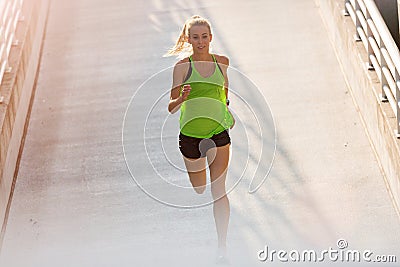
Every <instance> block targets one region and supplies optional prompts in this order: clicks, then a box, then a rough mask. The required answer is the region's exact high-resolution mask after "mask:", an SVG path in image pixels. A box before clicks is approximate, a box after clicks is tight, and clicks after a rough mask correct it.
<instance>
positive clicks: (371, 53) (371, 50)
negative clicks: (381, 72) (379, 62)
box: [365, 9, 374, 70]
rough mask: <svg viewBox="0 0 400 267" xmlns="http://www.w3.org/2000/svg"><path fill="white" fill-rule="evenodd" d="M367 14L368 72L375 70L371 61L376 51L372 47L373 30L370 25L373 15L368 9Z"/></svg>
mask: <svg viewBox="0 0 400 267" xmlns="http://www.w3.org/2000/svg"><path fill="white" fill-rule="evenodd" d="M366 12H367V14H366V18H365V19H366V22H367V34H366V35H367V43H368V46H367V54H368V62H367V68H368V70H373V69H374V65H373V64H372V60H371V56H372V55H373V54H374V51H373V49H372V45H371V39H370V38H373V34H372V30H371V26H370V25H369V21H370V20H371V15H370V14H369V11H368V9H367V11H366Z"/></svg>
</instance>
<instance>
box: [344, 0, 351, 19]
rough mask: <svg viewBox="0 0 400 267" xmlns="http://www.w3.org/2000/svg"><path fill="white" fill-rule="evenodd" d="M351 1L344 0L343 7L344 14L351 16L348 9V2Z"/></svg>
mask: <svg viewBox="0 0 400 267" xmlns="http://www.w3.org/2000/svg"><path fill="white" fill-rule="evenodd" d="M347 3H350V0H344V8H343V16H350V13H349V11H348V10H347V7H346V4H347Z"/></svg>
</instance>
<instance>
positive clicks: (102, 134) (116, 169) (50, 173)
mask: <svg viewBox="0 0 400 267" xmlns="http://www.w3.org/2000/svg"><path fill="white" fill-rule="evenodd" d="M193 14H199V15H202V16H204V17H206V18H208V19H209V20H210V21H211V23H212V26H213V30H214V31H213V34H214V39H213V49H214V52H215V53H218V54H224V55H227V56H228V57H229V58H230V63H231V66H232V70H231V72H230V73H232V74H233V73H241V74H242V76H241V77H242V78H243V77H245V78H247V79H248V80H245V78H243V79H242V80H240V79H238V77H239V75H238V76H235V75H233V76H232V80H233V81H234V80H235V79H236V80H235V82H236V85H237V89H236V88H235V89H236V91H237V92H241V93H240V94H239V93H237V94H234V95H232V96H233V100H234V101H232V104H231V106H232V110H233V111H234V112H236V113H237V114H238V116H242V117H241V118H242V119H241V122H240V123H239V124H238V125H239V126H238V127H237V128H234V129H233V130H232V131H231V136H232V160H231V166H230V170H229V173H228V183H229V184H230V185H232V190H231V191H230V193H229V199H230V203H231V218H230V225H229V231H228V249H229V252H228V253H229V258H230V262H231V266H264V265H270V266H271V265H273V266H280V265H288V264H289V266H291V265H293V266H303V265H304V266H309V265H310V263H309V260H303V261H300V262H294V261H293V260H292V259H289V256H288V255H289V252H290V251H298V252H299V253H302V252H303V251H305V250H314V251H315V252H316V253H317V255H318V256H319V258H321V255H323V251H324V250H329V249H331V250H337V251H339V252H340V251H347V250H357V251H359V252H360V253H363V252H364V251H365V250H370V251H372V252H373V254H371V255H370V256H371V258H373V259H375V258H374V256H378V255H386V256H390V255H395V256H397V261H400V254H399V250H398V248H399V247H400V231H399V229H400V220H399V216H398V214H397V213H396V210H395V209H394V207H393V204H392V201H391V198H390V195H389V193H388V191H387V189H386V185H385V182H384V179H383V174H382V172H381V170H380V168H379V164H378V162H377V160H376V158H375V156H374V151H373V150H372V148H371V145H370V143H369V140H368V137H367V135H366V133H365V130H364V127H363V125H362V123H361V120H360V117H359V114H358V111H357V110H356V108H355V105H354V103H353V100H352V97H351V95H350V93H349V89H348V88H347V85H346V83H345V80H344V76H343V74H342V72H341V68H340V65H339V63H338V60H337V58H336V55H335V52H334V49H333V47H332V45H331V43H330V42H329V38H328V34H327V33H326V28H325V26H324V24H323V20H322V19H321V17H320V13H319V9H318V7H317V6H316V4H315V2H314V1H311V0H296V1H294V0H280V1H264V0H249V1H227V0H222V1H208V0H207V1H192V0H188V1H180V0H176V1H159V0H149V1H126V0H117V1H116V0H86V1H77V0H71V1H61V0H53V1H52V4H51V8H50V13H49V21H48V26H47V33H46V39H45V40H44V51H43V54H42V63H41V68H40V73H39V79H38V82H37V88H36V95H35V100H34V104H33V109H32V114H31V119H30V123H29V129H28V133H27V136H26V143H25V147H24V151H23V154H22V158H21V163H20V168H19V173H18V178H17V183H16V186H15V191H14V196H13V199H12V203H11V208H10V211H9V218H8V222H7V227H6V231H5V234H4V239H3V243H2V248H1V255H0V266H2V267H3V266H4V267H8V266H13V267H14V266H24V267H31V266H32V267H33V266H40V267H45V266H46V267H47V266H84V267H89V266H96V267H99V266H120V267H123V266H157V265H160V266H214V260H215V252H216V242H217V238H216V232H215V226H214V220H213V215H212V205H203V206H201V205H200V207H197V208H188V207H186V208H182V207H174V206H173V205H167V204H168V203H163V202H162V201H157V200H156V199H154V198H152V197H150V196H149V195H148V194H146V193H145V192H144V191H143V190H142V188H151V189H152V190H154V191H152V192H153V193H154V194H155V195H159V196H160V195H161V196H166V197H169V198H170V200H171V201H177V203H182V202H179V201H183V200H182V198H179V197H177V195H174V194H173V191H172V192H170V191H166V190H165V187H163V186H162V183H163V182H164V181H162V179H161V178H160V177H157V176H156V175H155V174H154V169H157V170H158V171H160V172H162V173H164V174H165V176H166V177H168V179H169V180H168V181H169V182H174V183H176V184H178V185H179V186H181V187H182V188H184V187H189V186H190V183H189V181H188V180H187V177H186V175H185V173H184V172H181V173H180V174H179V175H175V174H174V172H177V170H176V169H175V167H174V166H172V164H171V165H167V164H165V165H162V164H159V165H158V162H159V161H160V162H161V161H163V160H164V158H165V157H164V155H166V153H167V155H171V158H172V159H173V160H176V164H177V166H180V165H179V164H182V162H181V161H179V154H176V153H178V150H177V147H176V146H174V144H176V143H174V142H176V141H177V139H176V138H177V124H178V115H177V114H175V115H173V116H170V117H168V120H167V117H166V115H167V113H166V106H165V110H164V111H163V109H162V106H157V105H155V108H156V109H158V108H159V113H154V114H153V113H152V114H153V115H154V116H153V117H151V118H152V120H151V122H152V123H154V122H157V120H158V119H159V121H160V124H161V123H163V122H164V121H167V122H168V125H167V126H168V127H166V128H165V132H163V133H162V134H158V135H157V133H159V132H160V128H159V126H157V124H154V125H153V124H148V125H147V126H146V127H148V128H146V129H144V130H149V129H150V130H153V131H150V133H154V138H151V137H152V136H148V137H149V138H148V139H146V140H145V141H146V142H147V144H148V145H149V146H147V148H150V149H149V150H148V151H147V153H148V154H146V152H145V151H144V152H143V151H142V150H135V149H136V148H140V147H142V146H143V142H144V140H141V138H137V136H131V135H126V136H124V137H125V139H124V141H126V142H127V143H125V145H126V146H125V147H124V148H123V147H122V135H123V133H124V131H123V121H124V116H125V112H126V110H127V107H128V104H129V102H130V101H131V99H132V96H133V95H134V94H135V93H138V92H140V96H141V97H142V98H141V101H138V102H136V103H135V105H136V106H134V110H135V112H136V113H133V114H132V117H131V118H135V119H134V120H133V119H132V120H130V121H129V122H128V123H127V124H126V125H127V127H128V128H126V129H125V130H127V131H128V132H129V131H131V132H132V133H134V132H135V130H138V129H139V130H140V128H135V127H141V125H140V124H139V122H140V121H141V120H143V117H142V116H143V115H146V114H148V112H146V111H148V110H151V109H152V107H153V106H154V103H155V102H154V99H158V98H159V99H160V101H159V102H157V103H164V102H163V101H166V100H165V97H168V95H166V96H164V95H163V93H165V92H168V88H169V87H170V84H171V77H170V76H169V75H165V77H164V76H162V75H163V74H165V73H168V71H170V69H168V68H170V67H171V66H173V64H174V63H175V62H176V59H174V58H163V57H162V55H163V54H164V53H165V51H166V50H167V49H168V48H169V47H170V46H171V45H172V44H173V42H174V41H175V39H176V38H177V36H178V34H179V31H180V29H181V27H182V25H183V23H184V21H185V20H186V19H187V18H188V17H190V16H192V15H193ZM165 69H166V70H165ZM163 70H164V72H162V71H163ZM159 72H161V74H158V75H156V74H157V73H159ZM154 75H155V76H154ZM160 75H161V76H160ZM150 77H153V78H154V77H156V78H157V79H159V80H156V81H159V82H160V83H162V85H160V84H159V83H158V82H157V83H154V86H153V87H152V86H149V81H148V79H149V78H150ZM151 81H155V80H154V79H150V83H151ZM244 81H247V82H244ZM240 82H242V85H243V86H239V85H240V84H241V83H240ZM246 84H247V85H249V87H250V84H251V86H255V87H256V88H257V90H258V91H255V92H258V93H259V94H260V95H263V96H264V97H265V102H259V101H260V97H259V95H257V94H256V95H253V94H250V93H249V91H246V90H245V89H246V88H247V87H246ZM143 88H147V89H149V88H150V89H149V90H144V91H143V90H142V91H141V89H143ZM151 88H154V91H153V90H151ZM163 88H164V89H163ZM251 92H252V91H251ZM146 96H147V97H148V98H146ZM146 99H147V100H146ZM261 100H262V99H261ZM244 102H246V103H248V106H247V107H251V108H250V109H248V110H253V111H255V112H254V114H255V117H256V118H258V120H259V121H260V123H261V124H262V123H263V122H265V124H264V126H265V128H260V129H257V128H252V127H249V125H252V124H251V123H250V122H251V121H253V119H249V117H246V116H244V115H243V114H246V112H248V110H245V109H244V108H243V109H242V107H244V104H243V103H244ZM262 103H265V106H263V105H262ZM262 110H265V111H266V113H261V112H260V111H262ZM267 111H270V113H268V112H267ZM249 114H250V113H249ZM248 116H251V115H248ZM270 116H271V117H270ZM173 122H175V123H176V124H175V126H174V124H173ZM243 129H245V130H247V131H248V133H249V135H248V136H250V137H251V136H252V135H253V136H254V137H255V138H256V139H251V138H248V140H243V136H244V135H242V132H241V131H242V130H243ZM157 131H159V132H157ZM257 131H259V132H262V131H265V133H266V134H265V135H263V138H259V139H257V137H259V136H260V135H258V134H257V133H258V132H257ZM275 133H276V135H275ZM157 136H158V137H157ZM159 136H164V137H165V144H166V146H167V147H169V148H170V150H168V149H167V151H168V152H163V150H162V148H160V146H157V145H154V144H156V143H154V142H156V141H157V140H158V139H157V138H159ZM275 138H276V140H275ZM247 143H250V145H249V146H246V144H247ZM152 145H154V146H152ZM261 145H263V148H264V153H270V154H269V155H270V156H269V157H268V158H269V161H268V160H267V161H261V162H260V164H259V165H258V166H259V167H258V168H260V169H262V170H263V174H267V173H268V171H270V172H269V173H268V175H267V178H266V180H265V181H264V182H263V183H261V182H262V179H260V177H261V176H257V177H256V178H257V179H259V180H257V182H259V183H260V184H261V186H260V188H259V189H258V190H257V191H256V192H254V193H252V194H250V193H249V192H248V189H249V185H250V183H251V179H252V178H253V177H251V175H249V174H246V175H245V176H244V177H243V179H242V180H240V179H239V178H240V177H241V176H240V175H241V173H242V172H243V171H246V170H244V169H243V168H244V167H242V166H241V165H240V163H241V160H239V159H242V157H243V158H244V159H247V158H248V157H247V156H248V155H250V156H254V155H256V156H260V153H259V154H257V153H258V152H257V153H256V151H260V150H259V148H260V147H261ZM275 145H276V151H274V148H275ZM123 149H125V152H126V153H125V154H124V152H123V151H124V150H123ZM245 149H247V150H245ZM257 149H258V150H257ZM138 151H139V152H138ZM171 151H172V152H171ZM157 152H159V154H158V153H157ZM168 153H169V154H168ZM243 153H247V154H246V156H245V157H244V154H243ZM254 153H255V154H254ZM261 154H262V153H261ZM149 155H150V156H149ZM152 155H153V156H154V158H153V159H154V161H153V163H154V164H156V165H155V166H156V167H155V168H151V167H147V166H149V165H150V164H149V158H151V156H152ZM157 155H158V156H157ZM264 155H265V154H264ZM157 157H158V158H157ZM273 157H274V161H273V164H272V168H271V169H270V170H269V167H270V164H271V162H272V158H273ZM126 158H128V161H129V162H128V166H136V167H137V166H142V168H136V169H135V170H134V173H135V175H136V176H137V177H139V178H142V180H141V183H139V184H138V183H135V182H134V180H133V178H132V176H131V173H130V172H129V171H128V168H127V165H126V162H125V159H126ZM259 158H260V157H259ZM157 159H159V161H157ZM173 162H175V161H173ZM249 162H250V163H249V164H248V165H247V166H248V167H249V168H252V166H253V167H254V166H257V164H255V163H257V157H253V158H252V157H250V160H249ZM129 164H131V165H129ZM252 164H253V165H252ZM254 164H255V165H254ZM131 172H132V170H131ZM168 174H171V175H169V176H168ZM172 174H174V175H172ZM143 178H146V179H143ZM232 181H238V183H237V184H235V183H232ZM233 185H234V186H233ZM189 189H190V188H189ZM188 192H189V191H188ZM185 196H190V195H185ZM191 197H192V198H189V199H185V201H188V202H183V203H192V202H190V201H200V200H201V198H204V201H203V202H201V203H205V202H207V200H210V198H211V192H210V188H209V186H208V188H207V190H206V192H205V195H202V196H199V195H197V194H196V193H195V192H194V191H193V192H192V196H191ZM266 250H268V251H269V252H271V251H272V250H275V251H279V250H283V251H286V252H287V254H286V256H282V255H281V256H282V259H283V258H287V259H288V261H287V262H284V261H283V260H282V259H279V258H277V254H275V256H274V257H273V258H272V257H271V254H268V253H267V251H266ZM262 251H264V252H262ZM266 253H267V254H266ZM293 253H296V252H293ZM263 255H264V257H265V256H266V255H268V256H269V257H268V258H266V259H265V261H260V260H259V257H261V258H263ZM293 255H294V254H293ZM324 257H325V258H323V259H321V266H326V265H329V266H330V265H333V266H342V265H346V266H347V265H352V264H355V263H354V262H352V261H351V262H347V261H346V260H340V259H339V258H338V259H336V260H335V258H333V259H330V258H329V257H328V256H324ZM311 261H312V260H311ZM313 264H314V263H313ZM364 264H365V263H364V262H363V259H360V263H357V264H355V265H357V266H364ZM369 264H371V265H374V266H375V265H376V266H378V265H379V264H373V263H369ZM397 264H398V263H397ZM379 266H380V265H379ZM382 266H396V265H395V263H385V264H383V265H382Z"/></svg>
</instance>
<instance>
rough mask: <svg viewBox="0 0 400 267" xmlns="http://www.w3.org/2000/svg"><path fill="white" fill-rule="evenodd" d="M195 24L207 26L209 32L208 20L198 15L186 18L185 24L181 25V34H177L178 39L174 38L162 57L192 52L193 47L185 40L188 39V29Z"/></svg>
mask: <svg viewBox="0 0 400 267" xmlns="http://www.w3.org/2000/svg"><path fill="white" fill-rule="evenodd" d="M197 25H204V26H207V27H208V30H209V31H210V34H211V25H210V22H209V21H208V20H207V19H205V18H202V17H200V16H198V15H194V16H192V17H191V18H189V19H188V20H186V22H185V24H184V25H183V28H182V31H181V34H180V35H179V37H178V39H177V40H176V43H175V45H174V46H173V47H172V48H171V49H169V50H168V52H167V53H165V55H164V57H169V56H182V54H185V55H186V54H192V53H193V48H192V46H191V45H190V44H189V43H188V42H187V41H188V39H189V35H190V29H191V28H192V27H193V26H197Z"/></svg>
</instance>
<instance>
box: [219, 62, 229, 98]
mask: <svg viewBox="0 0 400 267" xmlns="http://www.w3.org/2000/svg"><path fill="white" fill-rule="evenodd" d="M217 61H218V63H219V66H220V67H221V70H222V74H223V75H224V78H225V82H224V90H225V96H226V99H228V88H229V80H228V67H229V58H227V57H225V56H218V57H217Z"/></svg>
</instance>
